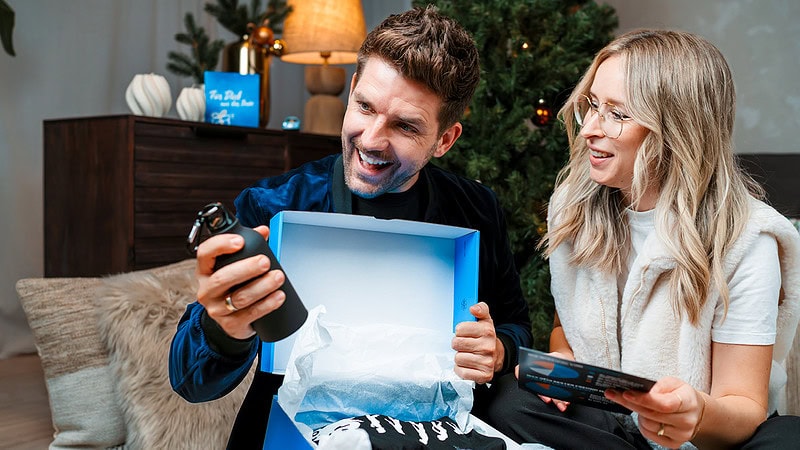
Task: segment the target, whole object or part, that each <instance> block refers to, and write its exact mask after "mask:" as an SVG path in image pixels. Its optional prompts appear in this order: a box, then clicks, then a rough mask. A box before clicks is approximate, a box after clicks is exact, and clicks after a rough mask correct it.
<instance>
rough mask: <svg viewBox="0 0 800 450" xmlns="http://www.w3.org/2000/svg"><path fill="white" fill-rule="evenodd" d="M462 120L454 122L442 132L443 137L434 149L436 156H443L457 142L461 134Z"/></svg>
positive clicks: (434, 155)
mask: <svg viewBox="0 0 800 450" xmlns="http://www.w3.org/2000/svg"><path fill="white" fill-rule="evenodd" d="M461 131H462V127H461V122H456V123H454V124H453V125H452V126H451V127H450V128H448V129H447V130H445V132H444V133H443V134H442V137H440V138H439V142H438V144H437V146H436V150H434V151H433V157H434V158H441V157H442V156H444V154H445V153H447V151H448V150H450V148H451V147H452V146H453V144H455V143H456V140H457V139H458V137H459V136H461Z"/></svg>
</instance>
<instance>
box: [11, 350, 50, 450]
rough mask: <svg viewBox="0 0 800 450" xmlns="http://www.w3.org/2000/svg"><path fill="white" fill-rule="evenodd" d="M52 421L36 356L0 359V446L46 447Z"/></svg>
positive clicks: (20, 448)
mask: <svg viewBox="0 0 800 450" xmlns="http://www.w3.org/2000/svg"><path fill="white" fill-rule="evenodd" d="M52 441H53V424H52V422H51V420H50V406H49V404H48V400H47V389H46V388H45V384H44V375H43V374H42V366H41V364H39V356H38V355H35V354H33V355H22V356H16V357H13V358H10V359H3V360H0V448H2V449H4V450H46V449H47V447H48V445H49V444H50V442H52Z"/></svg>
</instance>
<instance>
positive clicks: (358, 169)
mask: <svg viewBox="0 0 800 450" xmlns="http://www.w3.org/2000/svg"><path fill="white" fill-rule="evenodd" d="M441 104H442V102H441V100H440V99H439V98H438V97H437V96H436V95H435V94H434V93H432V92H431V91H430V90H428V89H427V88H426V87H424V86H423V85H421V84H419V83H416V82H414V81H411V80H408V79H406V78H404V77H403V76H402V75H401V74H400V73H399V72H398V71H397V70H395V69H394V68H393V67H392V66H390V65H389V64H386V62H384V61H383V60H382V59H380V58H377V57H371V58H370V59H369V60H368V61H367V63H366V64H365V65H364V70H363V72H362V74H361V78H360V79H359V80H358V84H355V77H353V80H352V81H351V83H350V96H349V98H348V104H347V110H346V112H345V115H344V123H343V125H342V157H343V161H344V179H345V183H347V186H348V187H349V188H350V190H351V191H352V192H354V193H355V194H357V195H359V196H361V197H365V198H372V197H377V196H379V195H381V194H384V193H386V192H404V191H406V190H408V189H409V188H410V187H411V186H413V185H414V183H415V182H416V181H417V178H419V171H420V170H421V169H422V167H424V166H425V164H427V163H428V161H429V160H430V159H431V158H432V157H437V158H438V157H441V156H442V155H444V154H445V153H447V150H449V149H450V147H451V146H452V145H453V143H454V142H455V140H456V139H457V138H458V136H459V135H460V134H461V124H460V123H457V124H455V125H453V126H452V127H450V128H449V129H448V130H446V131H445V132H444V133H443V134H442V136H439V135H438V133H439V120H438V114H439V108H440V107H441Z"/></svg>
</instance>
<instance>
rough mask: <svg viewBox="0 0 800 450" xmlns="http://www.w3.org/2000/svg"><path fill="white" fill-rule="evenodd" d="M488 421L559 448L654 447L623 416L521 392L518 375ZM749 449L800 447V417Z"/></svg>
mask: <svg viewBox="0 0 800 450" xmlns="http://www.w3.org/2000/svg"><path fill="white" fill-rule="evenodd" d="M492 391H493V395H491V396H489V397H487V398H490V399H491V400H490V401H489V403H488V404H487V405H486V406H485V412H484V415H485V417H482V419H483V420H484V421H486V422H487V423H489V424H490V425H492V426H493V427H495V428H496V429H498V430H499V431H500V432H502V433H504V434H505V435H506V436H508V437H509V438H511V439H513V440H515V441H517V442H519V443H525V442H530V443H540V444H544V445H547V446H549V447H552V448H554V449H650V448H651V447H650V445H649V444H648V442H647V440H646V439H645V438H644V436H642V435H641V434H640V433H639V432H638V430H628V429H626V427H625V426H624V425H623V424H622V422H620V420H618V417H619V416H617V415H615V414H613V413H610V412H607V411H604V410H601V409H597V408H591V407H588V406H584V405H578V404H572V405H570V407H569V408H567V411H565V412H563V413H562V412H560V411H558V410H557V409H556V408H555V407H554V406H553V405H552V404H546V403H544V402H543V401H542V400H541V399H540V398H539V396H538V395H535V394H533V393H531V392H528V391H525V390H523V389H520V388H519V387H518V385H517V379H516V377H515V376H514V374H510V375H506V376H504V377H502V378H500V380H498V381H497V382H495V383H494V385H493V386H492ZM741 448H742V449H748V450H767V449H769V450H772V449H790V448H800V417H797V416H777V415H773V416H772V417H770V418H769V419H767V420H766V421H764V422H763V423H762V424H761V425H760V426H759V427H758V428H757V429H756V432H755V434H754V435H753V437H752V438H750V440H749V441H747V442H746V443H745V444H744V445H742V447H741Z"/></svg>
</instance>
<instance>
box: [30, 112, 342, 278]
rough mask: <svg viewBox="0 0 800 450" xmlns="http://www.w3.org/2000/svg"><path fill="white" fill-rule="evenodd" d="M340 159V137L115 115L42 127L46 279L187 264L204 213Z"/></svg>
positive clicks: (45, 123) (79, 119) (62, 120)
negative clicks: (275, 179) (261, 184)
mask: <svg viewBox="0 0 800 450" xmlns="http://www.w3.org/2000/svg"><path fill="white" fill-rule="evenodd" d="M339 151H341V141H340V138H339V137H338V136H336V137H332V136H321V135H313V134H303V133H300V132H296V131H279V130H265V129H259V128H245V127H232V126H224V125H213V124H205V123H197V122H185V121H181V120H175V119H162V118H152V117H141V116H134V115H117V116H102V117H86V118H74V119H59V120H46V121H44V220H45V227H44V230H45V239H44V241H45V270H44V271H45V276H48V277H55V276H61V277H63V276H98V275H104V274H113V273H120V272H127V271H131V270H138V269H145V268H149V267H155V266H159V265H163V264H167V263H170V262H175V261H179V260H181V259H185V258H187V257H189V254H188V253H187V251H186V247H185V240H186V236H187V235H188V232H189V229H190V228H191V225H192V223H193V221H194V219H195V216H196V214H197V211H198V210H200V209H201V208H202V207H203V206H205V205H206V204H207V203H210V202H213V201H221V202H223V203H224V204H225V205H226V206H228V207H229V208H231V210H232V211H233V199H234V198H235V197H236V195H237V194H238V193H239V192H240V191H241V190H242V189H243V188H245V187H247V186H249V185H251V184H253V183H254V182H255V181H256V180H258V179H260V178H263V177H266V176H271V175H277V174H280V173H282V172H285V171H286V170H288V169H290V168H293V167H296V166H298V165H300V164H303V163H304V162H307V161H312V160H315V159H318V158H321V157H323V156H325V155H328V154H331V153H336V152H339Z"/></svg>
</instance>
